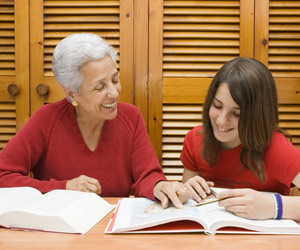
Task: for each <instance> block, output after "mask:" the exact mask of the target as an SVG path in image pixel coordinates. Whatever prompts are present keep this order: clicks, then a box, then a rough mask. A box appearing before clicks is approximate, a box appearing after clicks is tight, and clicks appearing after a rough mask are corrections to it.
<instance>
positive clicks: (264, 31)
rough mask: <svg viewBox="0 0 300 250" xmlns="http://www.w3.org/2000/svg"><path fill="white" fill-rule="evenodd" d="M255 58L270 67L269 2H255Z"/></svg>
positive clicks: (262, 0)
mask: <svg viewBox="0 0 300 250" xmlns="http://www.w3.org/2000/svg"><path fill="white" fill-rule="evenodd" d="M254 35H255V37H254V39H255V43H254V44H255V48H254V58H255V59H257V60H259V61H261V62H263V63H264V64H265V65H266V66H268V50H269V0H255V34H254Z"/></svg>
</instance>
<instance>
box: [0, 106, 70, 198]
mask: <svg viewBox="0 0 300 250" xmlns="http://www.w3.org/2000/svg"><path fill="white" fill-rule="evenodd" d="M46 106H47V105H46ZM51 111H52V112H49V108H48V107H47V108H46V107H45V106H43V107H42V108H40V109H39V110H37V111H36V112H35V113H34V114H33V115H32V116H31V118H30V119H29V120H28V121H27V122H26V123H25V125H24V126H23V127H22V128H21V129H20V130H19V131H18V132H17V134H16V135H15V136H14V137H13V138H12V139H11V140H10V141H9V142H8V143H7V145H6V146H5V147H4V149H3V150H2V151H1V152H0V187H17V186H30V187H34V188H36V189H38V190H40V191H41V192H42V193H45V192H48V191H50V190H53V189H64V188H65V186H66V181H56V180H54V179H50V180H47V181H41V180H37V179H34V178H31V177H29V176H28V174H29V172H30V171H34V168H35V167H36V166H37V165H38V164H39V161H40V160H41V159H42V157H43V156H44V152H45V151H46V150H47V145H48V140H49V135H50V131H51V128H52V127H53V124H54V123H55V120H56V119H58V117H57V113H56V112H53V110H51Z"/></svg>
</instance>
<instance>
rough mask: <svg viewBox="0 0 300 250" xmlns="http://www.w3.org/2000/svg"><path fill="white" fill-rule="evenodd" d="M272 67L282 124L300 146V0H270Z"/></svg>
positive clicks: (269, 61) (269, 60)
mask: <svg viewBox="0 0 300 250" xmlns="http://www.w3.org/2000/svg"><path fill="white" fill-rule="evenodd" d="M269 13H270V14H269V49H268V66H269V69H270V70H271V72H272V74H273V76H274V77H275V80H276V84H277V88H278V95H279V112H280V114H279V119H280V123H279V126H280V127H281V128H283V129H285V130H286V131H287V132H288V133H289V134H290V135H292V137H293V143H294V145H296V146H297V147H298V148H299V149H300V1H278V0H276V1H274V0H271V1H270V3H269Z"/></svg>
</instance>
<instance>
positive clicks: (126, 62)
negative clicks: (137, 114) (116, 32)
mask: <svg viewBox="0 0 300 250" xmlns="http://www.w3.org/2000/svg"><path fill="white" fill-rule="evenodd" d="M133 12H134V10H133V0H122V1H120V50H119V51H120V52H119V57H120V62H119V67H120V81H121V86H122V91H121V96H120V100H121V101H123V102H128V103H133V102H134V100H133V94H134V93H133V92H134V85H133V67H134V66H133V49H134V48H133Z"/></svg>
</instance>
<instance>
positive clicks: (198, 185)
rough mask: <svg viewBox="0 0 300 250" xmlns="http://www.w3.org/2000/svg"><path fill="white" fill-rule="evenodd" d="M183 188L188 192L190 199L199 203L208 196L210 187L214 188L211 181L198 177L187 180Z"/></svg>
mask: <svg viewBox="0 0 300 250" xmlns="http://www.w3.org/2000/svg"><path fill="white" fill-rule="evenodd" d="M184 185H185V187H186V188H187V189H188V190H189V191H190V193H191V195H192V198H193V199H194V200H195V201H197V202H200V201H201V200H202V199H205V198H206V197H207V195H208V194H211V189H210V187H213V186H214V183H213V182H211V181H206V180H205V179H203V178H202V177H200V176H199V175H197V176H194V177H191V178H189V179H188V180H187V181H186V182H185V183H184Z"/></svg>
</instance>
